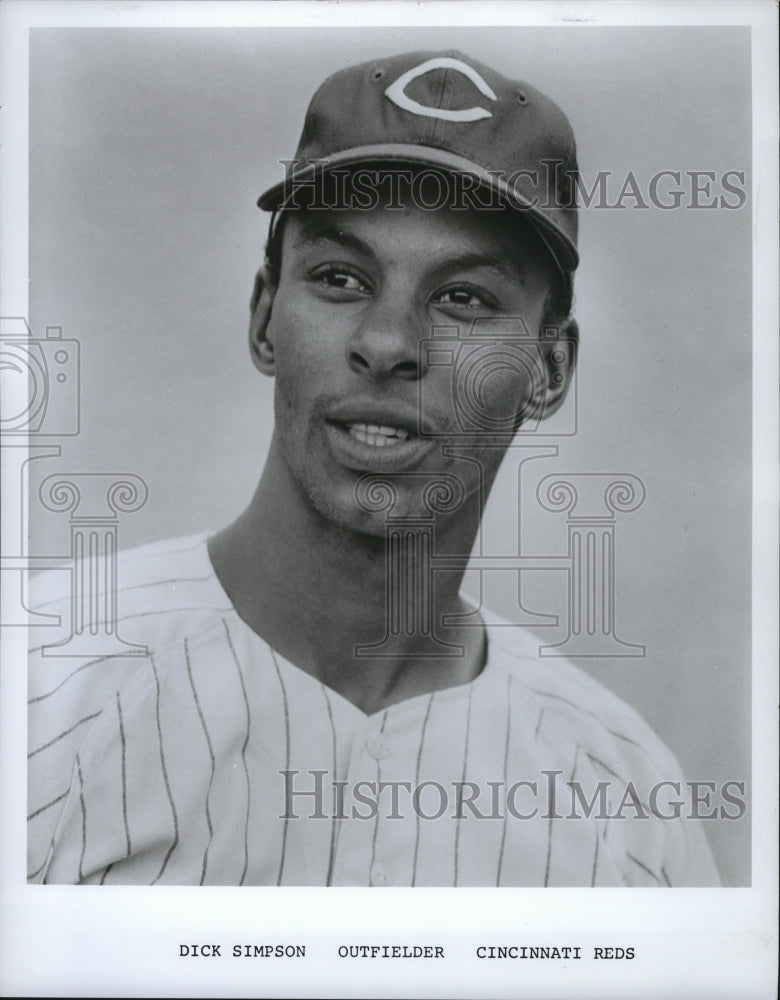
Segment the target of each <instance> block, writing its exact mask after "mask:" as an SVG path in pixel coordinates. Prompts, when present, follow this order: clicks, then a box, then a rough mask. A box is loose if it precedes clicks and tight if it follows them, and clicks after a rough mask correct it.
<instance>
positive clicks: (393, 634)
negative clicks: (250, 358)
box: [209, 446, 485, 714]
mask: <svg viewBox="0 0 780 1000" xmlns="http://www.w3.org/2000/svg"><path fill="white" fill-rule="evenodd" d="M471 520H472V522H473V525H474V527H467V525H468V523H469V518H468V517H461V518H459V520H458V521H457V522H455V521H454V520H453V519H452V517H450V518H449V519H448V521H447V523H446V524H441V525H439V524H437V526H436V527H437V536H436V552H437V554H440V555H444V554H449V555H467V554H468V552H469V551H470V549H471V544H472V542H473V534H474V530H475V527H476V521H475V520H474V519H473V518H472V519H471ZM440 529H441V530H440ZM387 544H388V543H387V541H386V539H385V537H384V535H381V536H375V535H368V534H363V533H361V532H357V531H353V530H349V529H346V528H341V527H339V526H338V525H335V524H333V523H332V522H331V521H330V520H328V519H327V518H325V517H323V516H322V515H321V514H320V513H319V512H318V511H316V510H315V509H314V508H313V506H312V505H311V503H310V502H309V500H308V498H307V497H306V496H305V495H304V494H303V493H302V491H301V489H300V487H299V486H298V484H297V483H296V482H295V480H294V479H293V477H292V475H291V474H290V472H289V469H287V467H286V465H285V463H284V459H283V458H282V457H281V456H280V455H279V453H278V450H277V449H276V448H275V447H274V446H272V449H271V454H270V455H269V459H268V462H267V464H266V468H265V470H264V472H263V476H262V478H261V480H260V484H259V486H258V488H257V491H256V493H255V495H254V497H253V498H252V501H251V503H250V505H249V507H248V508H247V509H246V511H245V512H244V513H243V514H242V515H241V516H240V517H239V518H238V520H236V521H235V522H234V523H233V524H231V525H230V526H229V527H227V528H225V529H224V530H223V531H221V532H219V533H218V534H217V535H215V536H214V537H213V538H212V539H211V540H210V542H209V554H210V556H211V561H212V563H213V565H214V569H215V572H216V574H217V576H218V578H219V580H220V582H221V583H222V586H223V587H224V589H225V591H226V592H227V594H228V596H229V597H230V599H231V601H232V602H233V604H234V606H235V608H236V610H237V612H238V614H239V615H240V617H241V618H242V619H243V620H244V622H245V623H246V624H247V625H248V626H249V627H250V628H251V629H252V630H253V631H255V632H256V633H257V634H258V635H260V636H261V637H262V638H263V639H264V640H265V641H266V642H268V643H269V645H270V646H271V647H273V648H274V649H275V650H276V651H277V652H278V653H280V654H281V655H282V656H283V657H284V658H285V659H287V660H289V661H290V662H291V663H294V664H295V665H296V666H298V667H300V668H301V669H303V670H305V671H306V672H307V673H309V674H311V675H312V676H313V677H315V678H317V679H318V680H320V681H321V682H322V683H324V684H326V685H327V686H328V687H330V688H332V689H333V690H335V691H337V692H338V693H339V694H341V695H342V696H343V697H345V698H346V699H347V700H349V701H351V702H352V703H353V704H354V705H356V706H357V707H358V708H360V709H361V710H362V711H364V712H366V713H368V714H371V713H373V712H376V711H379V710H381V709H382V708H384V707H386V706H387V705H391V704H394V703H395V702H398V701H402V700H405V699H407V698H410V697H414V696H416V695H420V694H424V693H427V692H432V691H436V690H439V689H442V688H447V687H453V686H456V685H459V684H465V683H468V682H469V681H471V680H472V679H473V678H474V677H475V676H476V675H477V674H478V673H479V672H480V670H481V669H482V666H483V665H484V657H485V637H484V629H483V628H481V627H478V628H475V627H474V620H473V616H472V619H471V624H470V626H462V625H461V626H452V627H444V626H443V625H442V624H441V622H442V621H443V619H444V616H445V615H453V614H455V615H457V614H464V613H466V612H467V611H468V610H469V609H468V607H467V605H466V604H465V602H463V600H462V599H461V598H460V596H459V589H460V584H461V579H462V575H463V574H462V570H453V571H452V572H436V573H432V572H430V571H429V570H428V571H427V572H426V573H425V578H424V579H421V581H420V582H421V583H422V588H421V589H420V590H408V589H403V590H401V591H399V592H401V593H403V594H404V596H405V599H406V597H408V596H409V595H410V594H412V593H414V596H413V598H412V601H413V605H412V606H411V607H409V606H407V607H406V608H402V609H400V610H401V611H402V613H404V614H408V615H409V616H410V618H409V619H407V620H411V619H413V620H414V621H415V622H416V625H415V627H414V628H411V629H406V628H392V627H390V621H389V618H390V614H389V604H390V603H391V602H390V600H389V598H390V591H391V589H392V588H394V587H395V588H399V587H401V585H402V581H400V580H398V579H395V578H393V577H392V576H391V574H392V572H393V570H392V566H393V561H392V560H388V557H387V554H388V549H387ZM410 544H412V545H413V544H414V539H411V542H410ZM412 563H413V564H414V565H413V567H410V566H409V565H407V567H406V570H404V572H406V571H408V570H409V569H410V568H413V569H414V571H416V572H420V571H421V570H422V569H423V567H422V566H421V565H420V563H419V561H415V560H414V559H412ZM398 572H399V571H398V567H397V566H396V569H395V576H396V577H397V576H398ZM427 587H433V590H432V591H431V592H430V604H429V605H428V604H427V603H426V599H425V593H426V588H427ZM428 609H430V611H432V615H431V618H430V626H429V625H428V623H427V613H428ZM379 644H381V648H380V649H377V651H376V654H377V655H372V650H371V649H369V648H367V647H371V646H378V645H379ZM446 644H452V646H453V650H452V653H451V654H450V653H449V650H448V648H447V645H446ZM358 647H363V648H358ZM432 653H434V655H431V654H432Z"/></svg>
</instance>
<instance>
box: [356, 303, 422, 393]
mask: <svg viewBox="0 0 780 1000" xmlns="http://www.w3.org/2000/svg"><path fill="white" fill-rule="evenodd" d="M423 326H424V319H422V318H421V317H419V316H418V315H416V313H415V311H414V309H413V308H412V307H411V306H409V305H408V304H406V305H405V306H404V307H403V308H396V307H394V306H392V305H389V304H388V305H383V304H381V303H374V304H372V306H371V307H370V308H369V309H368V310H367V311H366V312H365V313H364V314H363V316H362V318H361V322H360V325H359V326H358V327H357V328H356V329H355V331H354V333H353V334H352V336H351V337H350V338H349V341H348V342H347V363H348V364H349V367H350V368H351V369H352V371H354V372H356V373H357V374H359V375H364V376H366V377H368V378H371V379H372V380H374V381H377V382H381V381H386V380H388V379H390V378H400V379H405V380H407V381H414V380H416V379H418V378H420V376H421V374H422V371H421V368H420V359H419V345H420V341H421V339H422V338H423V337H425V331H424V329H423Z"/></svg>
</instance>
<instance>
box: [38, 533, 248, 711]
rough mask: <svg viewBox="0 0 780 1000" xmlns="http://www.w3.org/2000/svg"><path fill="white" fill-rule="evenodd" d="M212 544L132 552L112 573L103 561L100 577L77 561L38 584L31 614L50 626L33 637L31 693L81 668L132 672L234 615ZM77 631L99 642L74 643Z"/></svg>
mask: <svg viewBox="0 0 780 1000" xmlns="http://www.w3.org/2000/svg"><path fill="white" fill-rule="evenodd" d="M207 538H208V535H207V534H206V533H201V534H196V535H188V536H182V537H178V538H169V539H165V540H162V541H156V542H151V543H149V544H146V545H141V546H138V547H137V548H133V549H127V550H124V551H121V552H120V553H118V555H117V557H116V563H115V565H114V566H113V567H112V566H111V564H110V563H109V562H108V561H107V560H103V561H102V563H101V565H100V566H99V567H98V569H99V571H98V572H94V569H95V567H94V566H90V564H89V563H88V561H87V560H83V561H81V562H79V561H75V560H74V561H73V562H71V563H66V564H63V566H62V568H60V569H55V570H49V571H47V572H46V573H43V574H40V575H39V576H37V577H35V578H34V579H33V581H32V582H31V585H30V607H31V609H32V610H34V611H35V612H37V613H38V614H39V615H46V616H49V620H50V624H49V625H45V626H42V627H37V628H35V629H34V630H32V632H31V646H30V668H31V669H30V688H31V694H32V695H33V696H34V695H35V687H36V684H35V680H36V677H38V676H43V677H47V678H51V677H52V676H53V675H57V674H59V673H60V672H63V671H65V672H67V673H68V674H70V673H73V672H74V670H75V668H76V667H78V666H79V665H80V664H81V663H87V662H90V661H100V660H112V661H120V662H122V663H125V665H126V671H127V670H131V668H132V666H133V663H137V662H138V657H139V654H143V652H144V651H146V652H147V653H148V654H150V655H155V654H157V653H160V652H162V651H164V650H165V649H166V648H168V647H170V646H173V645H175V644H177V643H181V642H182V641H183V640H184V639H186V638H187V637H188V636H193V635H196V634H200V633H203V632H204V631H206V630H208V628H209V627H212V626H215V625H216V624H218V623H219V622H220V621H221V617H222V616H223V615H225V614H228V613H231V612H232V611H233V608H232V605H231V603H230V600H229V598H228V597H227V595H226V594H225V592H224V590H223V589H222V587H221V585H220V583H219V580H218V579H217V577H216V574H215V573H214V569H213V567H212V565H211V562H210V559H209V556H208V550H207V547H206V542H207ZM89 570H92V571H93V572H92V574H91V578H90V572H89ZM58 622H59V623H58ZM79 632H81V633H82V634H84V635H85V636H86V635H87V634H88V633H90V632H91V633H92V635H93V638H92V639H91V641H89V642H85V643H74V642H73V640H74V637H76V636H77V634H78V633H79ZM123 644H124V646H126V650H127V655H126V656H123V655H122V654H123ZM82 646H83V647H84V649H83V650H82V648H81V647H82ZM104 646H105V649H104V648H103V647H104ZM36 664H38V669H36ZM126 671H125V672H126Z"/></svg>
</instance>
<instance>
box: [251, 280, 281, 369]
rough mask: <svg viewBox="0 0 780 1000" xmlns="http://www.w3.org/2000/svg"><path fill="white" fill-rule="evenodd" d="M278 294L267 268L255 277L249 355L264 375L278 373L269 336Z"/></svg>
mask: <svg viewBox="0 0 780 1000" xmlns="http://www.w3.org/2000/svg"><path fill="white" fill-rule="evenodd" d="M275 294H276V286H275V285H274V284H273V283H272V282H271V280H270V278H269V275H268V270H267V268H265V267H262V268H260V270H259V271H258V272H257V274H256V275H255V287H254V289H253V291H252V299H251V302H250V304H249V308H250V310H251V315H250V318H249V353H250V354H251V355H252V361H253V362H254V365H255V368H257V370H258V371H261V372H262V373H263V374H264V375H274V374H275V373H276V368H275V362H274V345H273V340H272V339H271V337H270V336H269V331H268V327H269V324H270V321H271V307H272V305H273V301H274V295H275Z"/></svg>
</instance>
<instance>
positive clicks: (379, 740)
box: [366, 733, 390, 760]
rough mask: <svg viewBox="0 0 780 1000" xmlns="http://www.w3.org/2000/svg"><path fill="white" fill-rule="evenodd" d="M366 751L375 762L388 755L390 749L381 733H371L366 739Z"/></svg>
mask: <svg viewBox="0 0 780 1000" xmlns="http://www.w3.org/2000/svg"><path fill="white" fill-rule="evenodd" d="M366 750H368V752H369V753H370V754H371V756H372V757H373V758H374V759H375V760H381V759H382V758H383V757H386V756H387V755H388V754H389V753H390V747H389V745H388V744H387V743H386V742H385V740H384V737H383V736H382V734H381V733H371V735H370V736H369V737H368V738H367V739H366Z"/></svg>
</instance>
